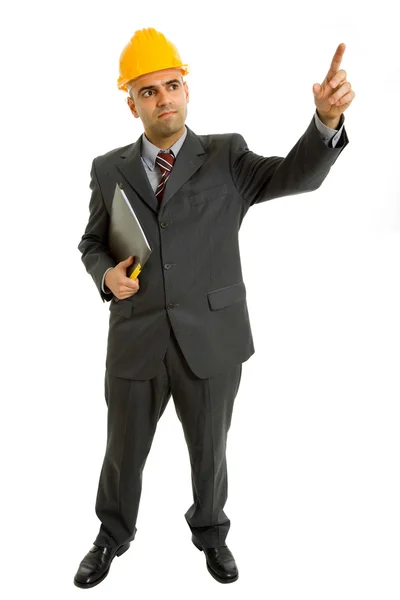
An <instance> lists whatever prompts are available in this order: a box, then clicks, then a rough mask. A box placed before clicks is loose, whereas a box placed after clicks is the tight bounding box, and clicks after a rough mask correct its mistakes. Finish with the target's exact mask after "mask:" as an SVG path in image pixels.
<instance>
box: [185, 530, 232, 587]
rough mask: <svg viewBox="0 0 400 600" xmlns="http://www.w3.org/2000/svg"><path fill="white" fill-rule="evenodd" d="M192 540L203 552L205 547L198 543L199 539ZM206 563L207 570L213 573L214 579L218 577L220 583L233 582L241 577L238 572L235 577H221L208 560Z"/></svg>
mask: <svg viewBox="0 0 400 600" xmlns="http://www.w3.org/2000/svg"><path fill="white" fill-rule="evenodd" d="M192 542H193V544H194V545H195V546H196V548H197V549H198V550H200V551H201V552H203V548H202V547H201V546H200V544H198V542H197V541H195V540H193V539H192ZM206 565H207V570H208V572H209V573H210V575H212V576H213V577H214V579H216V580H217V581H218V582H219V583H233V582H234V581H237V580H238V578H239V573H238V574H237V575H235V577H230V578H229V579H224V578H223V577H220V576H219V575H217V573H216V572H215V571H213V570H212V569H211V567H210V565H209V564H208V562H207V560H206Z"/></svg>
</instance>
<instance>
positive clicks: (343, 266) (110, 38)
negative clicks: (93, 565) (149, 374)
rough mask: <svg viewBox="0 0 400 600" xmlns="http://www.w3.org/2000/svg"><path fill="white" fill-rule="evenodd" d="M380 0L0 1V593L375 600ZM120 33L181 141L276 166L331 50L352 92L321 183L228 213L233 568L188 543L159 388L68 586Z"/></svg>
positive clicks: (383, 363)
mask: <svg viewBox="0 0 400 600" xmlns="http://www.w3.org/2000/svg"><path fill="white" fill-rule="evenodd" d="M390 6H392V7H394V4H393V3H392V2H379V3H374V4H371V3H368V2H365V3H362V4H360V3H359V2H358V1H357V2H350V3H349V2H348V3H346V4H344V3H335V2H334V3H328V4H327V3H318V2H312V1H310V0H305V1H303V2H299V3H296V2H294V1H290V2H288V1H282V2H279V3H278V2H269V3H261V2H258V1H257V2H256V1H255V0H247V1H246V2H217V1H214V2H207V1H202V2H198V3H197V2H196V3H191V2H188V1H186V2H183V1H179V0H175V1H174V2H165V1H163V2H160V1H156V0H155V1H152V2H149V3H147V2H141V3H138V2H122V1H118V0H115V1H114V2H100V1H96V2H93V1H90V2H89V1H87V2H85V1H83V0H82V1H81V2H69V3H59V2H51V3H50V2H40V1H38V2H33V3H29V4H28V3H27V2H19V3H18V4H16V5H14V8H12V9H7V10H6V11H4V10H3V15H2V18H1V19H0V22H1V36H0V37H1V56H2V83H3V86H2V88H3V90H2V93H1V102H2V110H1V116H2V142H3V143H2V155H3V156H2V165H3V186H2V187H3V192H4V193H3V203H2V207H3V218H2V236H1V244H2V261H1V262H2V294H1V298H2V315H3V326H2V335H1V339H2V346H3V352H2V356H3V360H2V366H3V369H2V371H3V373H2V383H3V386H2V421H1V422H2V435H1V446H2V452H1V458H2V486H1V487H2V509H1V531H2V537H1V549H2V554H3V559H2V578H1V580H0V587H1V589H0V593H1V594H2V595H3V597H7V598H20V597H21V598H22V597H23V596H25V595H26V596H29V597H31V596H32V595H33V596H35V597H40V598H63V599H64V598H71V599H72V598H75V597H76V598H78V597H79V598H80V597H83V596H84V595H85V594H86V595H91V597H95V596H96V597H97V598H111V597H112V598H117V597H127V598H140V597H145V598H153V597H154V598H155V597H160V595H163V596H165V595H166V596H169V597H172V596H173V597H175V598H187V597H190V598H191V599H192V600H195V599H197V598H199V599H200V598H204V595H205V594H207V596H208V597H210V598H217V597H218V598H219V597H225V595H229V596H230V597H232V598H243V596H244V595H249V597H254V598H268V599H271V600H286V599H288V600H294V599H296V600H297V599H302V598H304V599H307V600H322V599H323V600H338V599H339V598H340V600H355V599H363V600H367V599H368V600H369V599H371V600H372V599H374V600H375V599H381V598H385V600H394V599H396V600H398V598H399V594H400V580H399V565H400V545H399V538H400V517H399V506H400V486H399V455H400V453H399V451H400V441H399V408H398V405H399V398H400V394H399V392H400V384H399V365H400V349H399V334H400V318H399V306H400V285H399V255H400V253H399V250H400V240H399V232H400V204H399V185H398V181H399V177H398V175H399V165H398V159H399V146H398V137H399V136H398V131H399V127H398V123H399V118H398V115H399V112H398V106H399V102H400V100H399V96H400V74H399V62H398V58H399V55H400V52H399V50H400V48H399V45H398V43H397V42H396V39H398V21H397V20H396V19H395V17H394V13H393V12H391V9H390V8H389V7H390ZM143 27H155V28H156V29H159V30H160V31H162V32H163V33H164V34H165V35H166V36H167V37H168V38H169V39H170V40H171V41H173V42H174V44H175V45H176V46H177V47H178V49H179V51H180V54H181V57H182V59H183V61H184V62H188V63H189V65H190V74H189V75H188V76H187V77H186V81H187V82H188V85H189V90H190V103H189V106H188V119H187V124H188V125H189V127H191V129H192V130H193V131H194V132H195V133H197V134H203V133H226V132H233V131H235V132H239V133H241V134H242V135H243V136H244V138H245V139H246V141H247V143H248V146H249V148H250V149H251V150H253V151H255V152H257V153H259V154H263V155H264V156H269V155H278V156H285V155H286V154H287V153H288V152H289V151H290V149H291V148H292V147H293V146H294V144H295V143H296V142H297V140H298V138H299V137H300V136H301V135H302V133H303V132H304V131H305V129H306V128H307V126H308V124H309V123H310V120H311V118H312V116H313V114H314V109H315V106H314V99H313V94H312V86H313V84H314V83H316V82H318V83H321V82H322V80H323V79H324V77H325V75H326V72H327V70H328V68H329V65H330V62H331V59H332V56H333V54H334V52H335V50H336V48H337V46H338V44H339V43H341V42H344V43H346V46H347V48H346V52H345V55H344V58H343V62H342V68H344V69H345V70H346V72H347V79H348V81H350V82H351V83H352V88H353V89H354V91H355V92H356V98H355V100H354V101H353V103H352V105H351V106H350V108H349V109H348V110H347V111H346V113H345V117H346V119H345V126H346V131H347V134H348V137H349V140H350V143H349V145H348V146H347V147H346V148H345V150H344V151H343V152H342V154H341V155H340V157H339V158H338V160H337V161H336V163H335V164H334V166H333V167H332V169H331V172H330V173H329V175H328V177H327V178H326V180H325V181H324V182H323V184H322V186H321V187H320V188H319V189H318V190H317V191H315V192H312V193H308V194H303V195H296V196H291V197H285V198H279V199H275V200H273V201H270V202H266V203H262V204H260V205H256V206H254V207H252V208H251V210H250V211H249V212H248V213H247V215H246V218H245V220H244V222H243V224H242V228H241V230H240V244H241V256H242V269H243V276H244V281H245V284H246V288H247V301H248V307H249V312H250V320H251V325H252V330H253V336H254V343H255V348H256V353H255V355H253V357H252V358H251V359H250V360H249V361H248V362H246V363H244V365H243V376H242V382H241V386H240V390H239V393H238V396H237V398H236V401H235V407H234V414H233V420H232V426H231V429H230V433H229V438H228V472H229V497H228V501H227V504H226V506H225V511H226V513H227V515H228V516H229V518H230V519H231V522H232V525H231V530H230V532H229V535H228V538H227V544H228V546H229V548H230V549H231V550H232V552H233V554H234V556H235V559H236V561H237V564H238V568H239V572H240V576H239V580H238V581H237V582H236V583H234V584H232V585H229V586H224V585H221V584H219V583H218V582H216V581H215V580H214V579H213V578H212V577H211V576H210V575H209V573H208V572H207V570H206V567H205V557H204V554H203V553H200V552H198V550H197V549H196V548H195V547H194V546H193V544H192V543H191V540H190V530H189V528H188V526H187V524H186V521H185V519H184V513H185V511H186V510H187V509H188V507H189V506H190V505H191V503H192V497H191V484H190V468H189V458H188V453H187V448H186V445H185V441H184V437H183V432H182V429H181V425H180V423H179V421H178V418H177V416H176V414H175V410H174V406H173V401H172V399H171V400H170V403H169V405H168V406H167V409H166V412H165V413H164V415H163V417H162V419H161V421H160V423H159V426H158V429H157V432H156V436H155V439H154V442H153V446H152V449H151V452H150V455H149V458H148V461H147V464H146V467H145V471H144V476H143V491H142V499H141V504H140V509H139V516H138V522H137V527H138V532H137V536H136V539H135V541H134V542H133V543H132V544H131V548H130V550H129V552H127V553H126V554H124V555H123V556H121V557H120V558H118V559H115V561H114V562H113V564H112V567H111V570H110V574H109V576H108V577H107V578H106V579H105V580H104V582H103V583H101V584H100V585H99V586H97V587H95V588H93V590H92V591H87V590H79V589H78V588H76V587H75V586H74V585H73V576H74V574H75V572H76V570H77V568H78V565H79V562H80V560H81V559H82V558H83V556H84V555H85V554H86V552H87V551H88V550H89V548H90V547H91V545H92V542H93V540H94V539H95V536H96V535H97V531H98V528H99V521H98V519H97V517H96V515H95V512H94V503H95V496H96V492H97V484H98V478H99V474H100V468H101V464H102V459H103V455H104V451H105V441H106V403H105V400H104V396H103V378H104V361H105V352H106V337H107V329H108V317H109V313H108V304H106V303H103V302H102V301H101V299H100V296H99V294H98V291H97V289H96V287H95V285H94V283H93V280H92V278H91V277H90V276H89V275H88V274H87V273H86V271H85V268H84V266H83V264H82V263H81V258H80V253H79V252H78V250H77V245H78V243H79V241H80V239H81V236H82V235H83V232H84V229H85V226H86V223H87V218H88V204H89V199H90V190H89V172H90V166H91V161H92V160H93V158H94V157H95V156H98V155H100V154H102V153H104V152H107V151H108V150H111V149H112V148H115V147H118V146H123V145H126V144H129V143H131V142H134V141H136V139H137V138H138V137H139V136H140V134H141V133H142V124H141V121H140V120H136V119H134V118H133V116H132V115H131V113H130V111H129V109H128V107H127V105H126V94H125V93H123V92H120V91H119V90H118V89H117V86H116V81H117V77H118V62H119V55H120V53H121V51H122V49H123V47H124V46H125V44H126V43H127V42H128V41H129V39H130V37H131V36H132V35H133V33H134V31H135V30H137V29H141V28H143ZM396 44H397V45H396ZM7 590H8V591H7ZM4 592H7V593H6V594H4ZM226 597H227V596H226Z"/></svg>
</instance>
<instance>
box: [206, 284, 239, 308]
mask: <svg viewBox="0 0 400 600" xmlns="http://www.w3.org/2000/svg"><path fill="white" fill-rule="evenodd" d="M207 296H208V302H209V304H210V307H211V309H212V310H218V309H219V308H224V307H225V306H229V305H230V304H235V302H239V301H240V300H244V299H245V298H246V286H245V285H244V282H243V281H239V283H234V284H233V285H229V286H228V287H224V288H220V289H218V290H211V291H210V292H208V293H207Z"/></svg>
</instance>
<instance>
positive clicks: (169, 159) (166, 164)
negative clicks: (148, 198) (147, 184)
mask: <svg viewBox="0 0 400 600" xmlns="http://www.w3.org/2000/svg"><path fill="white" fill-rule="evenodd" d="M174 162H175V156H174V155H173V153H172V151H169V152H161V151H160V152H159V153H158V154H157V157H156V163H157V164H158V166H159V167H160V169H161V173H162V175H161V179H160V183H159V184H158V187H157V190H156V198H158V201H159V202H160V203H161V200H162V197H163V195H164V188H165V186H166V183H167V181H168V177H169V176H170V174H171V171H172V167H173V166H174Z"/></svg>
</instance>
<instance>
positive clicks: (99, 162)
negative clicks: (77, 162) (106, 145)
mask: <svg viewBox="0 0 400 600" xmlns="http://www.w3.org/2000/svg"><path fill="white" fill-rule="evenodd" d="M134 144H135V142H133V144H132V143H130V144H127V145H126V146H119V147H118V148H113V149H112V150H109V151H108V152H105V153H104V154H99V155H98V156H96V157H95V158H94V161H93V162H95V163H96V167H99V166H100V167H101V166H104V165H108V164H110V163H114V162H115V159H116V158H117V157H119V156H120V155H121V154H122V153H123V152H125V151H126V150H128V149H129V148H131V147H132V146H133V145H134Z"/></svg>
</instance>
